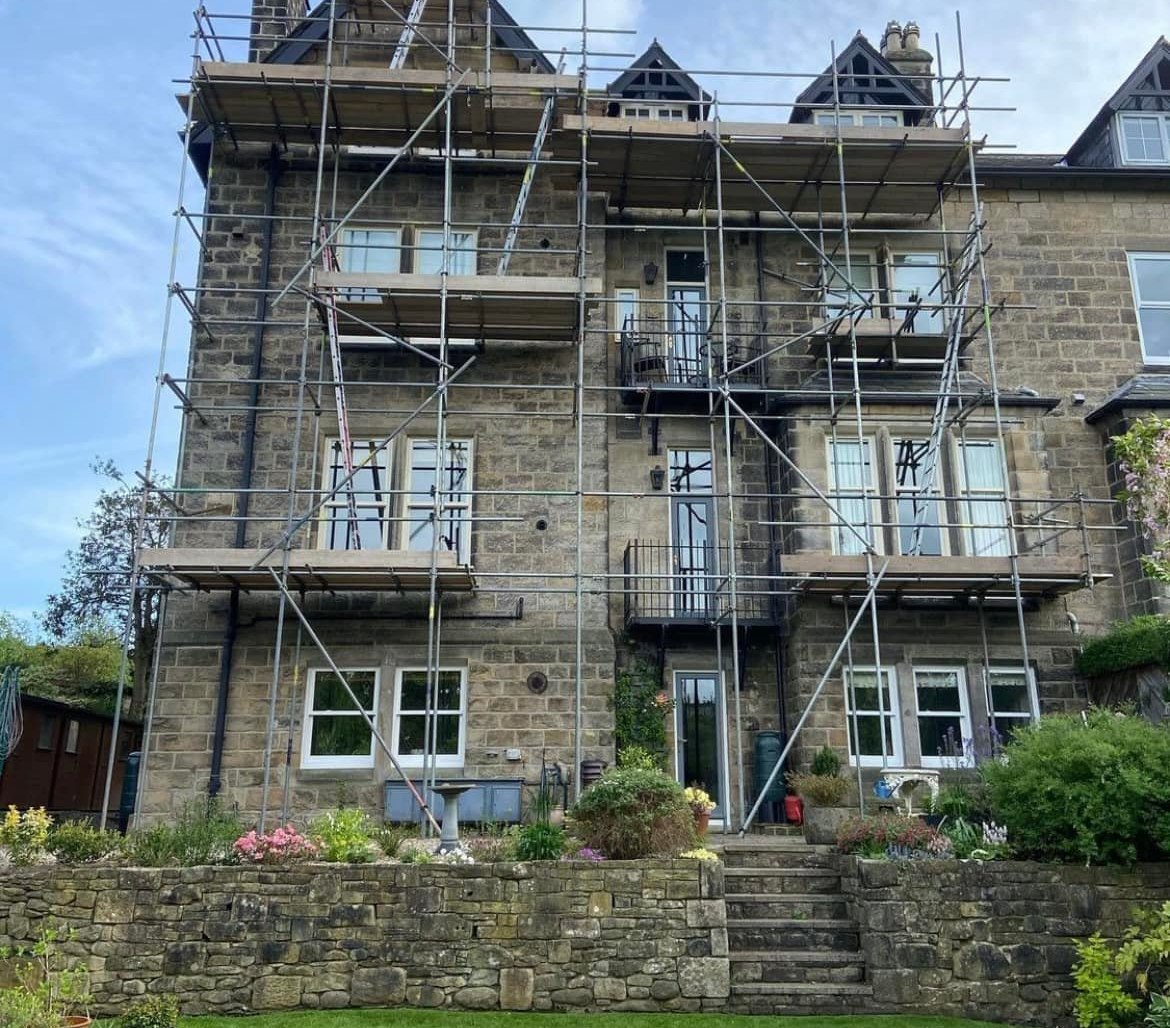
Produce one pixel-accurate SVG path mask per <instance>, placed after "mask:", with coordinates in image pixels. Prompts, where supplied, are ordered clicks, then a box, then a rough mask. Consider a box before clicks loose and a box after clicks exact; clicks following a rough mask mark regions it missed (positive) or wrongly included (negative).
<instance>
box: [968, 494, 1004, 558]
mask: <svg viewBox="0 0 1170 1028" xmlns="http://www.w3.org/2000/svg"><path fill="white" fill-rule="evenodd" d="M964 507H965V509H966V519H967V524H968V525H969V526H971V527H969V528H968V529H967V531H966V536H967V552H968V553H969V554H970V555H971V556H972V557H1007V556H1009V555H1010V553H1011V550H1010V548H1009V546H1008V536H1007V532H1006V530H1005V529H1002V528H996V527H993V526H996V525H1002V524H1003V523H1004V521H1005V518H1006V512H1005V511H1004V505H1003V503H1002V502H1001V501H1000V500H988V501H983V502H979V503H967V504H964Z"/></svg>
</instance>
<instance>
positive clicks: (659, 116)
mask: <svg viewBox="0 0 1170 1028" xmlns="http://www.w3.org/2000/svg"><path fill="white" fill-rule="evenodd" d="M622 117H623V118H643V119H646V120H647V121H650V120H653V121H686V120H687V109H686V106H685V105H679V104H661V103H634V104H622Z"/></svg>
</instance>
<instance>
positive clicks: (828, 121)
mask: <svg viewBox="0 0 1170 1028" xmlns="http://www.w3.org/2000/svg"><path fill="white" fill-rule="evenodd" d="M836 120H837V112H836V111H817V112H815V114H814V115H813V123H814V124H816V125H832V124H834V123H835V122H836ZM904 123H905V122H904V115H903V112H902V111H873V110H868V111H867V110H843V111H841V125H842V127H850V126H852V127H854V128H856V127H859V126H860V127H863V128H898V127H899V126H901V125H903V124H904Z"/></svg>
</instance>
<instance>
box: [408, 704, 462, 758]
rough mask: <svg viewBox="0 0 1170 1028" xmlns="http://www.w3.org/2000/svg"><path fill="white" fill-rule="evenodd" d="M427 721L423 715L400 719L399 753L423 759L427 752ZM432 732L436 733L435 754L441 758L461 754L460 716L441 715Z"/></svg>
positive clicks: (409, 715)
mask: <svg viewBox="0 0 1170 1028" xmlns="http://www.w3.org/2000/svg"><path fill="white" fill-rule="evenodd" d="M426 728H427V720H426V716H425V715H423V714H406V715H403V716H401V717H400V718H399V719H398V752H399V753H400V754H402V755H404V756H412V757H421V756H422V755H423V753H424V752H425V745H424V744H425V741H426ZM431 730H432V731H433V732H434V733H435V740H436V746H435V749H434V751H433V752H436V753H438V754H439V755H440V756H445V757H446V756H455V755H456V754H458V752H459V715H458V714H440V715H439V716H438V717H436V718H435V719H434V721H433V722H432V725H431Z"/></svg>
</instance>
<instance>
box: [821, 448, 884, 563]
mask: <svg viewBox="0 0 1170 1028" xmlns="http://www.w3.org/2000/svg"><path fill="white" fill-rule="evenodd" d="M829 454H830V462H831V469H830V470H831V474H832V481H833V484H834V487H835V489H836V490H837V492H836V495H835V496H834V497H833V503H834V506H835V507H836V508H837V510H838V511H839V512H840V514H841V517H842V519H843V521H844V523H845V524H849V525H853V526H855V527H856V528H857V529H858V530H859V531H860V533H861V534H862V536H864V537H865V538H866V539H867V540H870V541H872V540H873V527H872V525H868V526H867V525H866V522H867V521H868V520H870V519H872V513H871V511H870V510H869V501H868V499H867V498H866V495H865V494H866V493H868V492H870V491H871V490H872V488H873V465H872V461H871V455H870V445H869V440H866V442H865V446H864V457H863V448H862V447H860V446H858V444H857V443H856V442H845V441H838V442H837V443H836V444H834V445H832V446H830V451H829ZM835 535H836V549H837V552H838V553H864V552H865V547H864V546H863V545H862V541H861V539H859V538H858V537H857V535H855V534H854V533H853V532H851V531H850V530H849V529H847V528H844V527H842V524H841V522H838V527H837V530H836V532H835Z"/></svg>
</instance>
